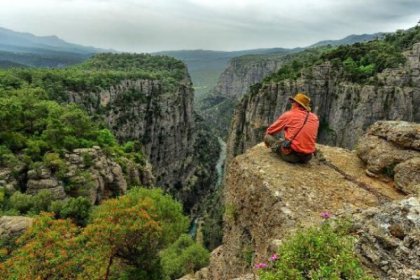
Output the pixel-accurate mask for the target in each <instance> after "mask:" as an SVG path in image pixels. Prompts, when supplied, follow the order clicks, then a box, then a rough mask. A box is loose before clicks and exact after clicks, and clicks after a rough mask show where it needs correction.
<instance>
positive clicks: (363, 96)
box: [228, 43, 420, 159]
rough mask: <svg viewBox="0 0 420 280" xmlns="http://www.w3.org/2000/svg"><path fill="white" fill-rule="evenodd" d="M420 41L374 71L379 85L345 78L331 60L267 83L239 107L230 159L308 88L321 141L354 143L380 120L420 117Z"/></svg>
mask: <svg viewBox="0 0 420 280" xmlns="http://www.w3.org/2000/svg"><path fill="white" fill-rule="evenodd" d="M419 46H420V43H418V44H416V45H414V46H413V48H412V50H411V51H408V52H407V53H405V56H406V57H407V58H408V60H407V63H406V64H405V65H403V66H402V67H400V68H398V69H388V70H386V71H384V72H383V73H380V74H378V75H377V76H376V79H377V80H378V82H377V85H362V84H357V83H351V82H346V81H344V80H343V79H342V78H341V77H340V73H339V71H335V70H334V69H333V67H332V65H331V64H329V63H324V64H320V65H316V66H313V67H312V68H310V69H308V70H306V71H307V72H305V73H303V75H302V77H300V78H299V79H297V80H296V81H293V80H284V81H282V82H279V83H271V84H265V85H264V86H262V87H261V88H260V89H259V91H258V92H255V93H253V94H247V95H245V96H244V97H243V98H242V100H241V102H240V103H239V104H238V106H237V107H236V110H235V113H234V115H233V120H232V125H231V130H230V133H229V138H228V159H231V158H233V157H234V156H236V155H238V154H241V153H243V152H244V151H245V150H246V149H248V148H250V147H252V146H254V145H256V144H257V143H259V142H260V141H261V139H262V137H263V135H264V133H265V130H266V128H267V127H268V126H269V125H270V124H271V123H272V122H273V121H274V120H275V119H277V118H278V116H279V115H280V114H281V113H283V112H284V111H286V109H287V106H288V103H289V102H288V97H289V96H293V95H295V94H296V92H297V91H305V92H307V93H308V95H309V96H310V97H311V99H312V109H313V111H314V112H315V113H316V114H317V115H318V116H319V117H320V120H321V126H320V136H319V142H320V143H322V144H328V145H334V146H340V147H346V148H353V147H354V146H355V144H356V143H357V141H358V139H359V137H360V136H362V135H363V134H364V132H365V130H366V128H367V127H369V126H370V125H371V124H373V123H375V122H376V121H378V120H405V121H409V122H420V68H419V64H420V62H419V61H420V50H419V49H420V47H419Z"/></svg>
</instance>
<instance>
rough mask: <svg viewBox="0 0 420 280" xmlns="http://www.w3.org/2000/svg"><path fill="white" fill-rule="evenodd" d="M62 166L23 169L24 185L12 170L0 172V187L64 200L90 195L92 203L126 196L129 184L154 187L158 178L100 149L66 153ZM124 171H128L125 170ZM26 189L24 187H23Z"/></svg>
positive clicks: (48, 164) (77, 150) (51, 164)
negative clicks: (18, 180) (115, 158)
mask: <svg viewBox="0 0 420 280" xmlns="http://www.w3.org/2000/svg"><path fill="white" fill-rule="evenodd" d="M59 161H60V163H59V166H57V164H58V163H45V162H44V163H42V164H37V165H36V168H33V169H29V170H26V171H25V170H23V171H22V172H24V174H21V177H23V178H25V180H23V181H22V182H20V184H18V182H17V181H16V179H14V177H13V176H12V175H11V174H12V172H11V171H10V170H9V169H2V170H1V171H0V182H3V183H4V185H3V183H0V187H5V188H6V189H7V190H9V191H10V192H13V191H16V190H21V191H22V190H25V192H26V193H27V194H31V195H35V194H37V193H38V192H40V191H42V190H48V191H49V192H51V194H52V197H53V199H64V198H66V197H69V196H74V197H75V196H79V195H82V196H86V197H89V198H90V201H91V203H92V204H95V203H99V202H101V201H102V200H103V199H105V198H109V197H114V196H116V195H119V194H123V193H125V192H126V190H127V185H129V184H130V185H143V186H152V185H153V184H154V177H153V175H152V172H151V167H150V166H149V165H148V164H147V163H146V164H144V165H141V164H137V163H134V162H133V161H131V160H128V159H126V158H120V163H121V164H123V167H122V166H121V164H120V163H117V162H116V161H115V160H113V159H112V158H111V157H108V156H107V155H106V154H105V153H104V151H103V150H102V149H101V148H99V147H93V148H83V149H75V150H73V151H72V152H71V153H66V154H65V155H64V159H63V160H59ZM123 169H124V170H123ZM20 185H22V186H24V188H22V189H21V188H20V187H21V186H20Z"/></svg>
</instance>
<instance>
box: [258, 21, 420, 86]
mask: <svg viewBox="0 0 420 280" xmlns="http://www.w3.org/2000/svg"><path fill="white" fill-rule="evenodd" d="M416 42H420V27H418V26H417V27H414V28H411V29H409V30H407V31H398V32H396V33H392V34H387V35H385V36H384V38H383V39H376V40H373V41H370V42H366V43H355V44H353V45H342V46H338V47H322V48H315V49H310V50H306V51H304V52H301V53H298V54H296V55H295V56H293V59H292V61H291V62H289V63H286V64H285V65H284V66H283V67H282V68H281V69H280V70H279V71H277V73H275V74H273V75H271V76H269V77H267V78H266V79H265V80H264V82H266V83H267V82H279V81H282V80H284V79H294V80H295V79H297V78H299V77H301V75H302V73H305V71H304V70H305V69H308V68H310V67H311V66H314V65H318V64H321V63H325V62H327V61H329V62H331V63H332V65H333V66H334V67H335V68H336V69H338V70H341V73H342V74H341V75H342V78H344V79H346V80H348V81H352V82H360V83H366V82H370V81H371V79H370V78H371V77H373V76H375V75H376V74H377V73H380V72H382V71H383V70H384V69H387V68H395V67H398V66H400V65H402V64H403V63H404V62H405V58H404V56H403V54H402V52H403V51H405V50H407V49H409V48H410V47H411V46H412V45H413V44H414V43H416ZM306 74H308V73H306Z"/></svg>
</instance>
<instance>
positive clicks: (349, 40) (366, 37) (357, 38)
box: [308, 32, 385, 48]
mask: <svg viewBox="0 0 420 280" xmlns="http://www.w3.org/2000/svg"><path fill="white" fill-rule="evenodd" d="M384 35H385V33H382V32H379V33H374V34H362V35H354V34H353V35H349V36H347V37H345V38H343V39H340V40H324V41H319V42H318V43H315V44H313V45H310V46H309V47H308V48H315V47H320V46H327V45H331V46H340V45H352V44H354V43H361V42H367V41H372V40H375V39H380V38H382V37H383V36H384Z"/></svg>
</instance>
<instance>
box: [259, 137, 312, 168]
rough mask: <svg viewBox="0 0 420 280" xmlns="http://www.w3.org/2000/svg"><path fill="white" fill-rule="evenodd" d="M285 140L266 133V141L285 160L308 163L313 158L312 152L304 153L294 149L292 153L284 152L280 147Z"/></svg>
mask: <svg viewBox="0 0 420 280" xmlns="http://www.w3.org/2000/svg"><path fill="white" fill-rule="evenodd" d="M283 141H284V140H283V139H277V138H276V137H274V136H272V135H270V134H266V135H265V137H264V142H265V143H266V144H267V145H268V146H269V147H270V149H271V150H272V151H273V152H274V153H276V154H278V155H279V156H280V157H281V158H282V159H283V160H284V161H287V162H290V163H307V162H308V161H310V160H311V158H312V154H302V153H298V152H296V151H293V150H292V152H291V153H290V154H285V153H283V152H282V150H281V149H280V147H281V142H283Z"/></svg>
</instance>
